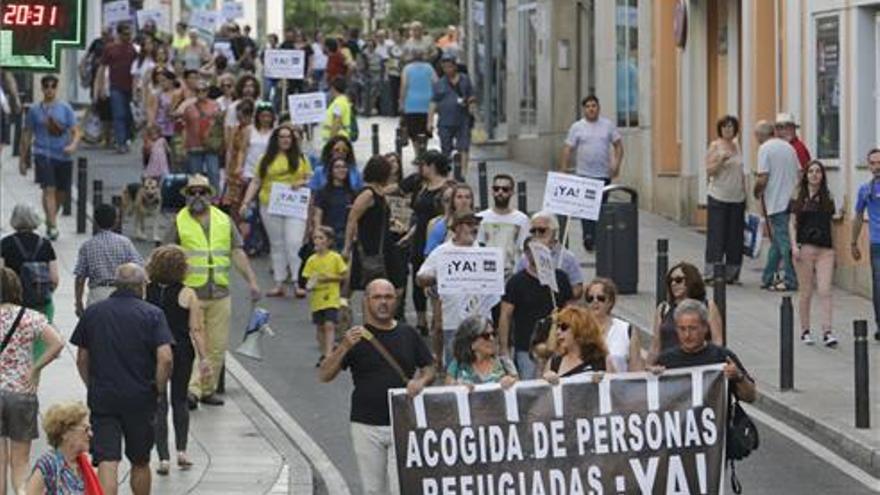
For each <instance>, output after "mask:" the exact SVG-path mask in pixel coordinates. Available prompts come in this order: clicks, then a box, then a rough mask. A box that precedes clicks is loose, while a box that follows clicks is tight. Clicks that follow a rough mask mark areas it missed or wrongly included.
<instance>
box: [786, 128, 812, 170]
mask: <svg viewBox="0 0 880 495" xmlns="http://www.w3.org/2000/svg"><path fill="white" fill-rule="evenodd" d="M790 142H791V146H792V147H793V148H794V151H795V153H797V157H798V161H799V162H801V169H805V168H807V164H808V163H810V160H812V157H810V150H808V149H807V145H806V144H804V142H803V141H801V140H800V139H798V138H797V136H795V137H794V138H792V140H791V141H790Z"/></svg>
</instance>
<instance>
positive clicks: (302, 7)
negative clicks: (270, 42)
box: [279, 0, 459, 34]
mask: <svg viewBox="0 0 880 495" xmlns="http://www.w3.org/2000/svg"><path fill="white" fill-rule="evenodd" d="M386 1H388V2H390V3H391V9H390V12H389V14H388V17H387V18H386V19H384V20H383V21H382V22H381V24H382V25H383V26H391V27H397V26H400V25H401V24H403V23H406V22H411V21H416V20H417V21H420V22H421V23H422V24H424V25H425V27H426V28H427V29H429V30H434V29H436V28H443V27H446V26H448V25H450V24H458V20H459V12H458V1H457V0H386ZM358 4H359V1H358V2H355V5H358ZM284 18H285V21H286V24H285V25H286V26H293V27H298V28H300V29H304V30H305V31H306V32H312V31H314V30H315V29H320V30H321V31H323V32H325V33H334V32H337V33H338V32H340V31H341V30H342V29H343V28H345V27H361V26H362V24H363V22H362V17H361V16H359V15H344V16H340V15H339V13H338V12H334V11H333V10H332V8H331V5H330V3H329V2H328V1H327V0H285V1H284ZM279 34H280V33H279Z"/></svg>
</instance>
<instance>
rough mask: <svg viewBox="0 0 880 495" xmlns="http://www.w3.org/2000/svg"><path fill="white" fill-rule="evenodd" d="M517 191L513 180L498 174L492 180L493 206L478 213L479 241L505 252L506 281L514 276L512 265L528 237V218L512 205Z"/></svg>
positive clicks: (519, 255)
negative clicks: (512, 199) (511, 202)
mask: <svg viewBox="0 0 880 495" xmlns="http://www.w3.org/2000/svg"><path fill="white" fill-rule="evenodd" d="M514 192H516V183H515V182H514V181H513V177H511V176H510V175H507V174H498V175H496V176H495V177H494V178H492V201H493V202H494V206H492V208H489V209H487V210H485V211H481V212H480V213H477V215H478V216H479V217H480V218H482V219H483V221H482V222H480V231H479V232H478V233H477V242H479V243H480V244H481V245H483V246H488V247H497V248H500V249H501V251H502V252H503V253H504V278H505V280H506V279H508V278H510V276H511V275H513V265H514V264H515V263H516V260H518V259H519V258H520V257H521V256H522V248H523V242H524V241H525V240H526V237H528V235H529V217H528V216H526V214H525V213H523V212H521V211H519V210H517V209H516V208H514V207H512V206H511V205H510V200H511V198H513V194H514Z"/></svg>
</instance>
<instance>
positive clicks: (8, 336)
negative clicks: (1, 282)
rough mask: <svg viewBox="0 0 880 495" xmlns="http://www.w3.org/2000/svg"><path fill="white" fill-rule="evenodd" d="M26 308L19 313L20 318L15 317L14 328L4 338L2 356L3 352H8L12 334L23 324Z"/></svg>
mask: <svg viewBox="0 0 880 495" xmlns="http://www.w3.org/2000/svg"><path fill="white" fill-rule="evenodd" d="M25 309H26V308H25V307H24V306H22V307H21V309H20V310H19V311H18V316H16V317H15V321H14V322H12V327H11V328H10V329H9V331H8V332H6V335H5V336H4V337H3V343H2V344H0V354H3V351H5V350H6V347H7V346H9V342H10V341H11V340H12V334H14V333H15V330H16V329H17V328H18V324H19V323H21V318H22V317H23V316H24V311H25Z"/></svg>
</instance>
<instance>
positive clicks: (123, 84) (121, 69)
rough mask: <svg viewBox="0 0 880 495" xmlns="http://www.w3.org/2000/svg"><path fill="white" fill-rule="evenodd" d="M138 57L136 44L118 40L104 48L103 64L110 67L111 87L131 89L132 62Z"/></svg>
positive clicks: (124, 89)
mask: <svg viewBox="0 0 880 495" xmlns="http://www.w3.org/2000/svg"><path fill="white" fill-rule="evenodd" d="M136 57H137V52H136V51H135V49H134V45H132V44H131V43H122V42H121V41H117V42H114V43H111V44H109V45H108V46H107V47H106V48H104V55H103V56H102V57H101V64H102V65H106V66H107V67H109V68H110V87H111V88H112V89H121V90H123V91H129V92H130V91H131V89H132V76H131V64H132V62H134V59H135V58H136Z"/></svg>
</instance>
